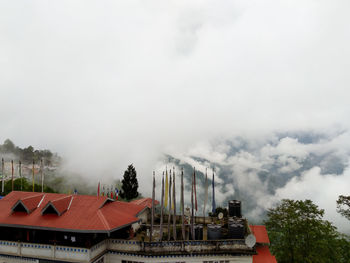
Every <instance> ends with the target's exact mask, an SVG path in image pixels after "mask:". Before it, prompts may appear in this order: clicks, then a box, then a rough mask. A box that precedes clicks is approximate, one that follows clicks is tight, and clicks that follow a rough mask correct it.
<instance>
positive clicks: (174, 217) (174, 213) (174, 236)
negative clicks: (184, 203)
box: [173, 167, 176, 240]
mask: <svg viewBox="0 0 350 263" xmlns="http://www.w3.org/2000/svg"><path fill="white" fill-rule="evenodd" d="M173 204H174V205H173V238H174V240H176V187H175V167H173Z"/></svg>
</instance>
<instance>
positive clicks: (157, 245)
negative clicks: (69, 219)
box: [0, 239, 255, 262]
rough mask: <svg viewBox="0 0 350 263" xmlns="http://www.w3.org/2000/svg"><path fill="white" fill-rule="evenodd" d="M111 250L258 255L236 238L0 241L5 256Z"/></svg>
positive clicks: (66, 256)
mask: <svg viewBox="0 0 350 263" xmlns="http://www.w3.org/2000/svg"><path fill="white" fill-rule="evenodd" d="M107 251H116V252H122V253H127V254H138V255H190V254H216V255H217V254H229V255H235V254H246V255H252V254H255V249H254V248H249V247H247V246H246V245H245V243H244V240H234V239H231V240H210V241H163V242H143V241H136V240H121V239H106V240H104V241H102V242H100V243H98V244H96V245H94V246H92V247H91V248H79V247H68V246H56V245H47V244H35V243H25V242H13V241H3V240H2V241H0V254H3V255H10V256H18V257H26V258H40V259H48V260H59V261H67V262H92V261H93V260H94V259H96V258H98V257H99V256H101V255H103V254H104V253H105V252H107Z"/></svg>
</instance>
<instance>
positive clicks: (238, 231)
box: [228, 220, 245, 239]
mask: <svg viewBox="0 0 350 263" xmlns="http://www.w3.org/2000/svg"><path fill="white" fill-rule="evenodd" d="M244 234H245V227H244V223H243V222H240V221H233V220H232V221H229V222H228V238H230V239H243V238H244Z"/></svg>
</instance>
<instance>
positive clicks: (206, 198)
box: [203, 168, 208, 223]
mask: <svg viewBox="0 0 350 263" xmlns="http://www.w3.org/2000/svg"><path fill="white" fill-rule="evenodd" d="M204 187H205V188H204V207H203V220H204V223H205V207H206V206H207V202H208V172H207V168H205V182H204Z"/></svg>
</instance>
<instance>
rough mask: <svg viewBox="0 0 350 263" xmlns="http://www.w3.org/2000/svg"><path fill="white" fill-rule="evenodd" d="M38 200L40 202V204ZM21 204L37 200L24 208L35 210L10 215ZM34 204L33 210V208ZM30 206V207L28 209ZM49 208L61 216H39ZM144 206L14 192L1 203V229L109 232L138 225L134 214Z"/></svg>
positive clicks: (105, 200)
mask: <svg viewBox="0 0 350 263" xmlns="http://www.w3.org/2000/svg"><path fill="white" fill-rule="evenodd" d="M39 199H40V200H39ZM19 200H22V202H23V203H24V200H35V201H37V200H39V202H34V201H33V202H29V201H27V203H26V204H25V205H28V206H31V207H32V208H34V210H33V211H32V212H31V213H30V214H28V213H26V212H13V211H12V207H13V206H14V205H15V204H16V203H18V202H19ZM34 203H37V205H36V206H34V207H33V204H34ZM29 204H30V205H29ZM49 204H51V205H53V206H54V207H55V208H56V210H58V211H59V212H60V213H61V212H64V211H65V210H66V211H65V212H64V213H63V214H62V213H61V215H57V214H56V213H55V214H52V213H48V214H46V213H45V214H42V210H43V209H44V208H45V207H46V206H48V205H49ZM143 209H144V206H141V205H137V204H130V203H125V202H119V201H116V202H113V200H111V199H108V198H107V197H105V196H99V197H97V196H88V195H66V194H53V193H44V194H42V193H32V192H18V191H13V192H11V193H9V194H8V195H7V196H5V197H4V198H3V199H1V200H0V211H1V213H0V226H10V227H11V226H13V227H30V228H38V229H50V230H65V231H73V232H111V231H113V230H116V229H119V228H122V227H125V226H128V225H130V224H132V223H135V222H137V221H139V219H138V218H137V214H138V213H140V212H141V211H142V210H143Z"/></svg>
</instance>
